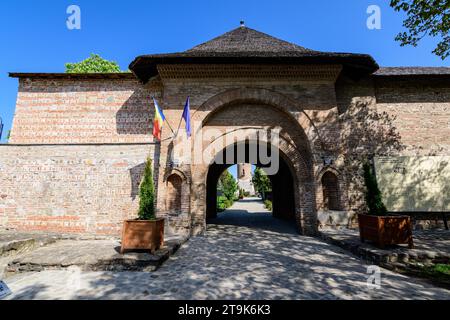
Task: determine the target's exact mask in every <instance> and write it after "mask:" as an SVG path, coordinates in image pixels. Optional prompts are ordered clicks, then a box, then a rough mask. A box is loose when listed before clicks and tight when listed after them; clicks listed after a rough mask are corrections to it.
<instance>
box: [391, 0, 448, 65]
mask: <svg viewBox="0 0 450 320" xmlns="http://www.w3.org/2000/svg"><path fill="white" fill-rule="evenodd" d="M390 5H391V7H392V8H394V10H395V11H404V12H405V13H406V15H407V18H406V19H405V20H404V21H403V26H404V27H405V28H406V29H407V31H405V32H400V33H399V34H398V35H397V36H396V38H395V40H396V41H399V42H400V45H401V46H406V45H412V46H413V47H416V46H417V45H418V43H419V41H420V40H422V38H424V37H425V36H426V35H429V36H432V37H437V38H438V39H439V43H438V44H437V46H436V48H435V49H434V50H433V53H434V54H436V55H437V56H438V57H441V59H442V60H444V59H445V58H447V57H448V56H449V55H450V0H391V3H390Z"/></svg>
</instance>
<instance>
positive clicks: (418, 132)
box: [376, 78, 450, 155]
mask: <svg viewBox="0 0 450 320" xmlns="http://www.w3.org/2000/svg"><path fill="white" fill-rule="evenodd" d="M376 98H377V109H378V111H379V112H387V113H388V114H390V115H392V116H395V117H396V119H395V121H394V123H395V126H396V128H397V129H398V131H399V133H400V135H401V138H402V142H403V144H404V145H405V150H404V152H403V154H404V155H449V154H450V80H443V79H433V78H431V79H427V80H420V79H416V80H414V81H413V80H405V79H398V80H393V79H383V78H382V79H379V80H377V81H376Z"/></svg>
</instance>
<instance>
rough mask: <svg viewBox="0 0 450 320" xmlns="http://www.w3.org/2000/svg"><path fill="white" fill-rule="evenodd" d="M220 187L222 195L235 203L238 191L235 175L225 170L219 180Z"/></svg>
mask: <svg viewBox="0 0 450 320" xmlns="http://www.w3.org/2000/svg"><path fill="white" fill-rule="evenodd" d="M218 185H219V187H220V188H221V189H220V190H221V191H222V194H223V195H224V196H225V197H226V198H227V199H228V200H231V201H233V200H234V198H235V196H236V191H237V190H238V186H237V182H236V180H235V179H234V177H233V175H232V174H231V173H230V172H229V171H228V170H225V171H224V172H223V173H222V175H221V176H220V178H219V184H218Z"/></svg>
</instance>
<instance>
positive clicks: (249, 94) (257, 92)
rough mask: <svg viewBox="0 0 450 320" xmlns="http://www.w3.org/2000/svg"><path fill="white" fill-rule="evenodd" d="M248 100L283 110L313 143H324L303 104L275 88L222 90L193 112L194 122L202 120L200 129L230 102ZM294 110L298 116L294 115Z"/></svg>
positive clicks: (236, 102)
mask: <svg viewBox="0 0 450 320" xmlns="http://www.w3.org/2000/svg"><path fill="white" fill-rule="evenodd" d="M246 102H254V103H260V104H264V105H269V106H272V107H274V108H276V109H278V110H280V111H283V112H284V113H285V114H286V115H287V116H289V117H290V118H291V119H292V120H294V121H295V122H297V123H298V124H299V126H300V127H301V129H302V132H303V133H304V134H305V135H306V136H307V137H308V140H310V141H311V142H312V143H313V142H314V141H316V140H318V141H319V142H320V143H322V141H323V139H322V138H321V136H320V132H319V130H318V129H317V128H316V127H315V125H314V122H313V121H312V119H311V118H310V117H309V116H308V114H307V113H306V112H305V111H304V110H303V108H302V106H301V104H300V103H299V102H297V101H296V100H294V99H292V98H289V97H287V96H285V95H284V94H281V93H279V92H277V91H275V90H269V89H262V88H251V87H244V88H237V89H230V90H227V91H224V92H221V93H219V94H217V95H215V96H213V97H212V98H210V99H208V100H207V101H206V102H205V103H203V104H202V105H200V106H199V107H198V108H197V109H196V110H195V111H194V112H193V113H192V120H193V122H201V124H202V125H201V126H199V127H198V128H197V130H200V129H201V127H203V126H204V125H205V123H206V122H207V121H208V119H209V118H210V117H211V116H212V115H214V113H215V112H217V111H218V110H219V109H221V108H223V107H225V106H227V105H230V104H239V103H246ZM294 112H295V114H296V115H297V117H296V116H294V115H293V113H294Z"/></svg>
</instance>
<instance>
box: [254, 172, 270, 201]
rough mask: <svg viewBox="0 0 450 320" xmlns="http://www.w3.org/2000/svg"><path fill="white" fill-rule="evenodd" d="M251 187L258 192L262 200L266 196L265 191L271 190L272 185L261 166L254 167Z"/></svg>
mask: <svg viewBox="0 0 450 320" xmlns="http://www.w3.org/2000/svg"><path fill="white" fill-rule="evenodd" d="M252 181H253V187H254V188H255V190H256V192H258V193H260V194H261V196H262V198H263V200H264V199H265V197H266V193H267V192H271V191H272V185H271V183H270V179H269V177H268V176H267V174H266V173H265V172H264V170H262V169H261V168H256V169H255V172H254V174H253V178H252Z"/></svg>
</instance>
